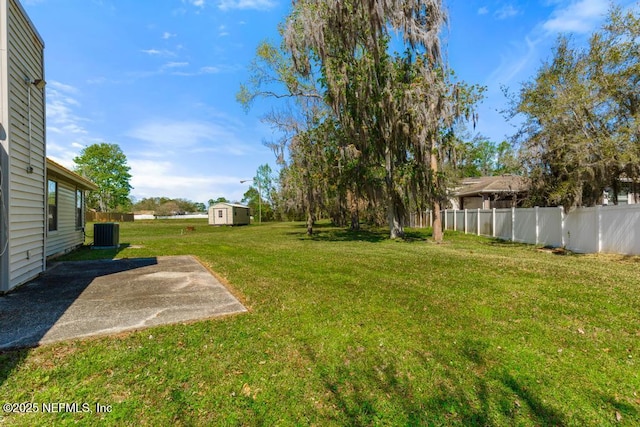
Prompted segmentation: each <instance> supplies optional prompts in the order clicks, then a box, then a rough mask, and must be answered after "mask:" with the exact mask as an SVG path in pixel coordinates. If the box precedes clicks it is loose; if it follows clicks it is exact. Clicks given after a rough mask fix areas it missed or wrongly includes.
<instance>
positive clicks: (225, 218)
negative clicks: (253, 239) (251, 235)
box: [209, 203, 251, 225]
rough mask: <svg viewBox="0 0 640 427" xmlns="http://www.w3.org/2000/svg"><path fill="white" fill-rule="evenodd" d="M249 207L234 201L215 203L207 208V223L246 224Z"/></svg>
mask: <svg viewBox="0 0 640 427" xmlns="http://www.w3.org/2000/svg"><path fill="white" fill-rule="evenodd" d="M250 222H251V216H250V215H249V207H248V206H244V205H238V204H235V203H216V204H215V205H213V206H211V207H210V208H209V225H247V224H249V223H250Z"/></svg>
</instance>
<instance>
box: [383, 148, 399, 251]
mask: <svg viewBox="0 0 640 427" xmlns="http://www.w3.org/2000/svg"><path fill="white" fill-rule="evenodd" d="M384 157H385V169H386V172H387V173H386V177H385V183H386V185H387V197H388V199H387V222H388V223H389V237H391V238H392V239H398V238H400V239H401V238H403V237H404V228H403V224H402V213H401V211H400V209H401V206H399V200H398V198H397V196H396V189H395V185H394V179H393V161H392V158H391V150H390V148H389V147H387V148H386V149H385V153H384Z"/></svg>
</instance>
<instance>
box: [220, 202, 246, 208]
mask: <svg viewBox="0 0 640 427" xmlns="http://www.w3.org/2000/svg"><path fill="white" fill-rule="evenodd" d="M220 205H225V206H230V207H232V208H244V209H249V206H245V205H240V204H238V203H226V202H220V203H216V204H215V205H213V206H211V207H212V208H213V207H215V206H220Z"/></svg>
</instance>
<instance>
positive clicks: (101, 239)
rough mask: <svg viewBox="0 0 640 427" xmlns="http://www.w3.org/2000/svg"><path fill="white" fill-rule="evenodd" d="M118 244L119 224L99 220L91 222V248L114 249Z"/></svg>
mask: <svg viewBox="0 0 640 427" xmlns="http://www.w3.org/2000/svg"><path fill="white" fill-rule="evenodd" d="M118 246H120V224H118V223H117V222H100V223H95V224H93V249H116V248H118Z"/></svg>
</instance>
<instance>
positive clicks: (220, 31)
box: [218, 25, 229, 37]
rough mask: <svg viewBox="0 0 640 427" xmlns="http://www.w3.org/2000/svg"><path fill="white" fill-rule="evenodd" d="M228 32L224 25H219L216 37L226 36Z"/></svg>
mask: <svg viewBox="0 0 640 427" xmlns="http://www.w3.org/2000/svg"><path fill="white" fill-rule="evenodd" d="M228 35H229V32H228V31H227V27H226V25H220V26H219V27H218V37H224V36H228Z"/></svg>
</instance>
